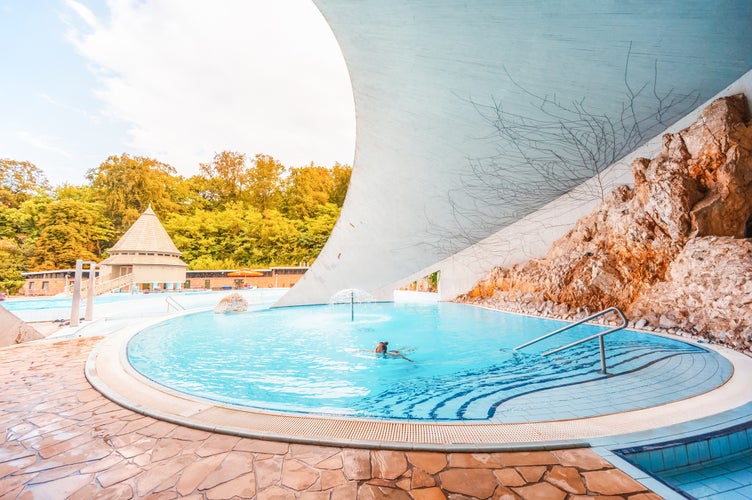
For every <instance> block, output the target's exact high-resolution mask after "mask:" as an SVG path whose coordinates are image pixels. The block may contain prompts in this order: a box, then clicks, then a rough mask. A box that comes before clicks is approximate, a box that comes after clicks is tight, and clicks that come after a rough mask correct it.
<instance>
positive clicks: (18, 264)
mask: <svg viewBox="0 0 752 500" xmlns="http://www.w3.org/2000/svg"><path fill="white" fill-rule="evenodd" d="M24 260H25V258H24V254H23V251H22V250H21V248H20V247H19V245H18V243H16V242H15V241H13V240H12V239H9V238H0V292H7V293H11V294H13V293H15V292H16V291H17V290H18V289H19V288H21V287H22V286H23V283H24V278H23V275H22V274H21V272H22V271H23V270H24Z"/></svg>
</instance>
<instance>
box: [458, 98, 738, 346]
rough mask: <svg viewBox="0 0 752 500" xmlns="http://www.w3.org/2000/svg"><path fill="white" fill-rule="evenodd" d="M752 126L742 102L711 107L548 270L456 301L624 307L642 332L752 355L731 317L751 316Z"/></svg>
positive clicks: (494, 275)
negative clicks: (654, 330)
mask: <svg viewBox="0 0 752 500" xmlns="http://www.w3.org/2000/svg"><path fill="white" fill-rule="evenodd" d="M749 122H750V117H749V108H748V106H747V100H746V98H745V96H744V95H743V94H738V95H734V96H729V97H724V98H721V99H718V100H716V101H714V102H713V103H711V104H710V105H709V106H708V107H707V108H706V109H705V111H704V112H703V113H702V114H701V116H700V117H699V118H698V120H697V121H696V122H695V123H694V124H692V125H691V126H690V127H688V128H686V129H684V130H682V131H680V132H678V133H676V134H666V135H665V136H664V137H663V145H662V149H661V151H660V153H659V154H658V155H657V156H656V157H655V158H653V159H652V160H648V159H645V158H640V159H637V160H635V161H634V162H633V163H632V166H631V168H632V173H633V175H634V187H633V188H632V187H629V186H621V187H619V188H617V189H615V190H614V191H613V192H612V193H610V194H609V195H608V196H607V197H606V198H605V199H604V200H603V203H602V204H601V205H600V206H599V207H598V208H597V209H596V210H594V211H593V212H592V213H591V214H589V215H588V216H586V217H583V218H582V219H580V220H579V221H578V222H577V224H575V226H574V227H573V228H572V230H571V231H569V232H568V233H567V234H566V235H564V236H563V237H562V238H560V239H559V240H558V241H556V242H555V243H554V245H553V246H552V247H551V249H550V250H549V252H548V253H547V254H546V256H545V257H544V258H542V259H536V260H531V261H528V262H526V263H523V264H520V265H515V266H513V267H510V268H496V269H494V270H493V271H492V272H491V273H490V275H489V276H488V277H487V278H486V279H484V280H482V281H481V282H479V283H478V284H477V286H476V287H475V288H474V289H473V290H472V291H471V292H470V293H468V294H467V295H466V296H464V297H461V298H460V299H459V300H462V301H472V302H476V303H481V304H484V305H487V306H491V307H497V308H503V309H507V310H513V311H518V312H527V313H530V312H532V313H537V314H543V315H548V316H557V317H564V318H567V319H575V318H580V317H584V316H585V315H587V314H588V313H590V312H595V311H597V310H600V309H604V308H606V307H609V306H618V307H620V308H622V309H623V310H625V311H626V312H627V314H628V315H629V317H630V319H631V320H632V322H633V323H639V324H640V325H641V326H646V327H664V328H666V327H668V328H672V329H674V330H675V331H685V332H688V333H692V334H698V335H702V336H705V337H708V338H710V339H712V340H716V341H719V342H724V343H727V344H729V345H732V346H734V347H737V348H745V349H746V348H749V346H750V341H751V340H752V339H751V338H750V337H751V336H752V335H750V333H751V332H750V327H749V325H750V323H749V322H750V319H749V318H746V317H745V314H744V307H739V308H737V307H736V306H735V305H734V304H742V305H744V304H746V305H747V307H746V309H747V315H749V309H750V307H748V306H749V304H750V302H749V301H750V300H752V299H751V298H752V293H750V289H749V286H750V285H749V283H750V274H749V273H750V268H752V260H751V259H752V255H751V254H750V253H749V247H750V244H751V243H750V240H748V239H744V238H745V236H746V237H749V236H752V235H750V234H749V231H750V228H749V226H750V221H752V126H750V124H749ZM718 237H723V238H718ZM711 271H712V272H711ZM742 285H743V286H742ZM701 287H702V288H703V293H699V290H700V288H701ZM667 297H672V298H673V300H669V299H666V300H663V299H664V298H667ZM727 305H728V307H727ZM701 310H704V313H701V312H700V311H701Z"/></svg>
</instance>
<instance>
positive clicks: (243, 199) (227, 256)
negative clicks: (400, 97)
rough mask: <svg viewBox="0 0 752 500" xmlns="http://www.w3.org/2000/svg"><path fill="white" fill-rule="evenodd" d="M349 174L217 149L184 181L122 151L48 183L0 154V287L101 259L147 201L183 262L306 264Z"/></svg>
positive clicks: (328, 227)
mask: <svg viewBox="0 0 752 500" xmlns="http://www.w3.org/2000/svg"><path fill="white" fill-rule="evenodd" d="M350 173H351V168H350V167H349V166H348V165H340V164H335V165H333V166H332V167H323V166H318V165H314V164H313V163H311V164H310V165H309V166H305V167H292V168H291V167H286V166H284V165H282V164H281V163H280V162H279V161H277V160H275V159H274V158H272V157H271V156H267V155H263V154H258V155H256V156H255V157H253V158H248V157H247V156H246V155H245V154H241V153H236V152H231V151H223V152H221V153H217V154H216V155H215V156H214V159H213V161H212V162H211V163H203V164H200V167H199V173H198V174H197V175H195V176H192V177H188V178H185V177H183V176H180V175H177V172H176V171H175V169H174V168H173V167H171V166H170V165H167V164H165V163H162V162H160V161H158V160H155V159H152V158H144V157H136V156H130V155H128V154H123V155H120V156H111V157H109V158H108V159H107V160H106V161H105V162H104V163H102V164H101V165H99V167H97V168H94V169H91V170H89V171H88V172H87V174H86V179H87V181H88V184H85V185H81V186H72V185H68V184H63V185H62V186H54V187H53V186H50V185H49V183H48V181H47V179H46V177H45V175H44V172H43V171H42V170H41V169H40V168H38V167H37V166H36V165H34V164H32V163H29V162H26V161H17V160H11V159H0V291H3V290H8V291H10V292H11V293H13V292H14V291H15V290H16V289H18V288H19V287H20V286H21V285H22V284H23V277H22V275H21V273H22V272H24V271H45V270H53V269H67V268H72V267H74V266H75V262H76V259H84V260H94V261H100V260H102V259H104V258H105V257H107V249H108V248H110V247H112V246H113V245H114V244H115V243H116V242H117V240H118V239H120V237H121V236H122V235H123V234H124V233H125V231H126V230H127V229H128V228H129V227H130V226H131V225H132V224H133V222H134V221H135V220H136V219H137V218H138V217H139V216H140V215H141V214H142V213H143V212H144V210H146V209H147V207H148V206H149V205H151V206H152V208H153V209H154V212H155V213H156V214H157V216H158V217H159V219H160V221H161V222H162V224H163V225H164V227H165V229H166V230H167V232H168V233H169V235H170V237H171V238H172V240H173V242H175V245H177V247H178V249H179V250H180V251H181V252H183V260H185V262H187V263H188V265H189V269H236V268H239V267H261V266H269V265H297V264H300V263H310V262H311V261H313V259H315V258H316V256H317V255H318V254H319V252H320V251H321V249H322V248H323V246H324V243H325V242H326V240H327V238H328V237H329V234H330V233H331V231H332V228H333V227H334V223H335V222H336V221H337V218H338V217H339V213H340V210H341V208H342V203H343V202H344V199H345V194H346V192H347V187H348V185H349V182H350Z"/></svg>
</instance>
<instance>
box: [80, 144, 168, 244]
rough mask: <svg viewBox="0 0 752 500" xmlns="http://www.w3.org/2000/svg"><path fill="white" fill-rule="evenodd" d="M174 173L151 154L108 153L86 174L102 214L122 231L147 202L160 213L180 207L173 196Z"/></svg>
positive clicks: (141, 211) (129, 224)
mask: <svg viewBox="0 0 752 500" xmlns="http://www.w3.org/2000/svg"><path fill="white" fill-rule="evenodd" d="M175 173H176V172H175V169H174V168H173V167H171V166H170V165H167V164H165V163H162V162H160V161H157V160H154V159H152V158H143V157H139V156H136V157H131V156H129V155H127V154H122V155H120V156H110V157H109V158H108V159H107V161H105V162H104V163H102V164H101V165H99V167H98V168H96V169H91V170H89V172H88V173H87V174H86V178H87V179H88V180H89V181H90V182H91V186H92V187H93V188H94V189H96V190H97V191H98V193H99V199H100V200H101V201H102V202H103V203H104V207H105V211H104V215H105V216H107V217H108V218H110V219H111V220H112V223H113V226H114V228H115V229H116V230H117V231H118V232H123V231H125V230H126V229H128V228H129V227H130V226H131V225H132V224H133V223H134V222H135V221H136V219H138V217H139V216H140V215H141V214H142V213H143V212H144V211H145V210H146V209H147V207H148V206H149V205H151V206H152V208H153V209H154V211H155V212H157V213H161V214H166V213H172V212H177V211H179V210H180V205H179V204H178V203H177V202H176V201H175V199H174V196H173V195H174V193H175V188H176V184H177V182H178V178H177V177H175Z"/></svg>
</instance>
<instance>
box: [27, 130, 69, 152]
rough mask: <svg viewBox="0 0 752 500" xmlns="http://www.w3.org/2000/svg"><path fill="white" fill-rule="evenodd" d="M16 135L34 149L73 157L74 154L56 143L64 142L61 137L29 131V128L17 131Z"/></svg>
mask: <svg viewBox="0 0 752 500" xmlns="http://www.w3.org/2000/svg"><path fill="white" fill-rule="evenodd" d="M16 137H17V138H18V140H19V141H20V142H22V143H25V144H28V145H29V146H31V147H33V148H34V149H37V150H41V151H46V152H49V153H53V154H55V155H57V156H62V157H64V158H72V157H73V155H71V154H70V153H69V152H68V151H66V150H65V149H63V148H61V147H60V146H57V145H56V143H60V142H62V140H61V139H60V138H59V137H51V136H47V135H41V134H36V133H32V132H29V131H28V130H19V131H17V132H16Z"/></svg>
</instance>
